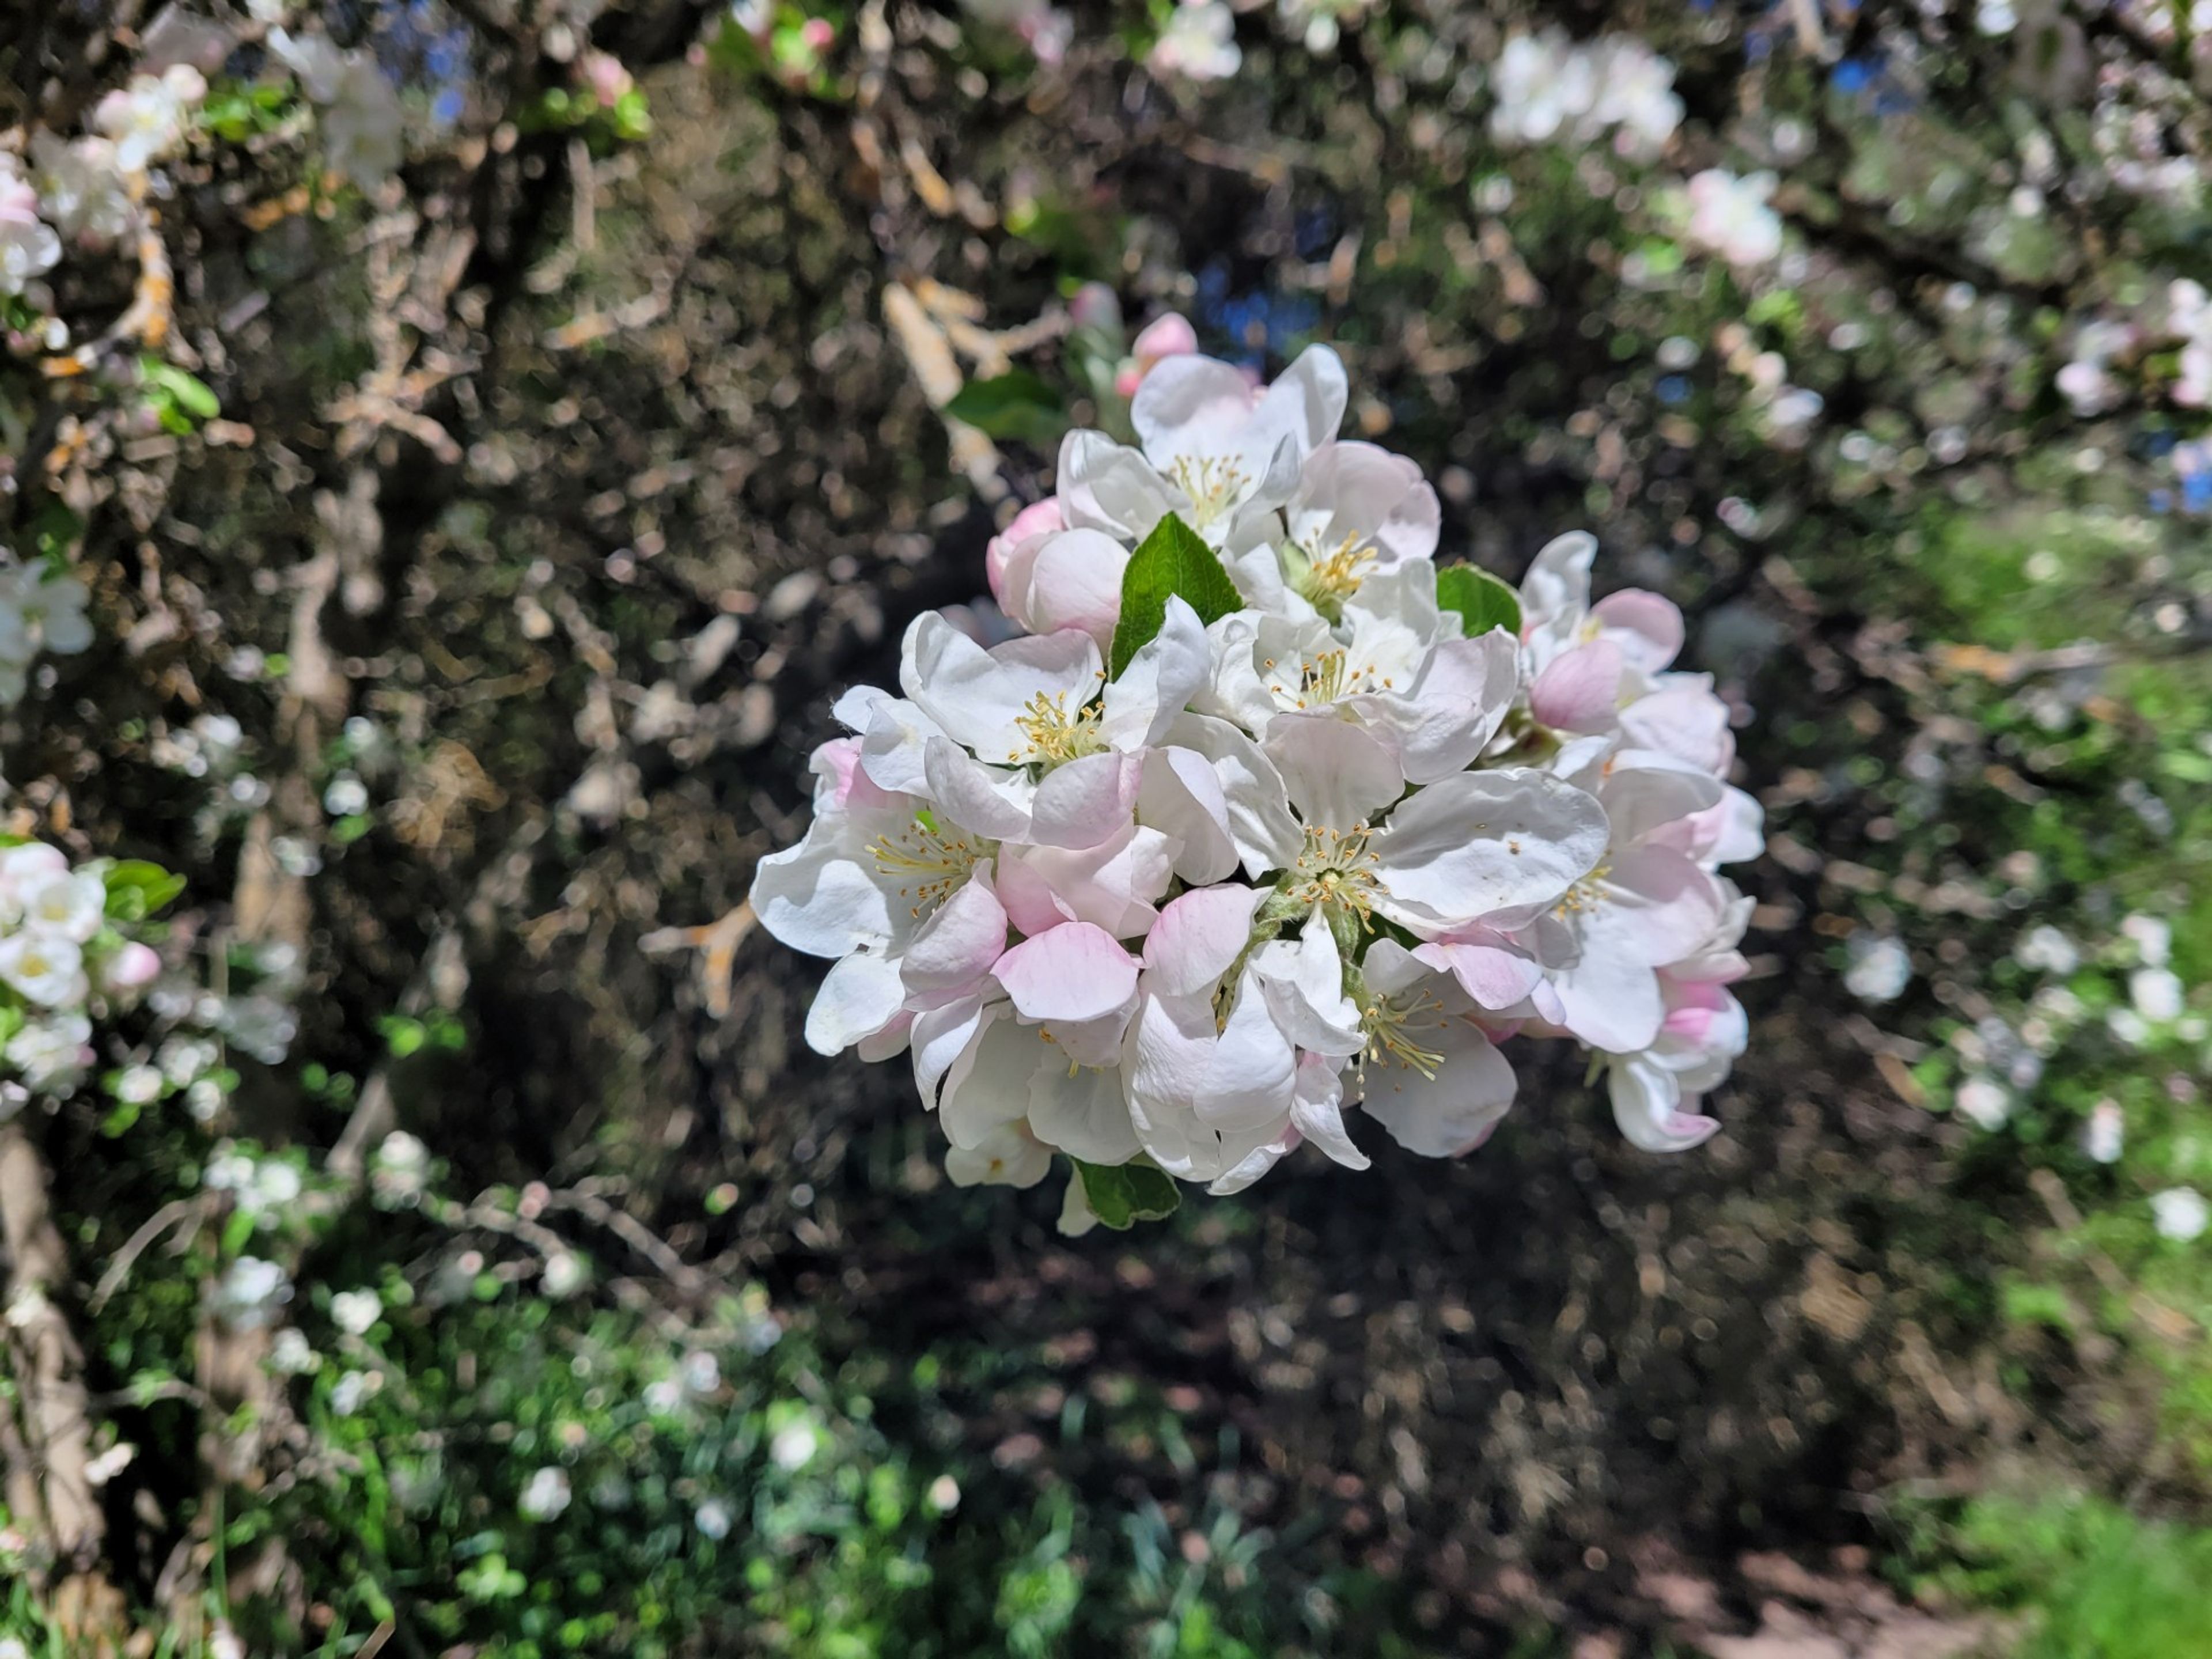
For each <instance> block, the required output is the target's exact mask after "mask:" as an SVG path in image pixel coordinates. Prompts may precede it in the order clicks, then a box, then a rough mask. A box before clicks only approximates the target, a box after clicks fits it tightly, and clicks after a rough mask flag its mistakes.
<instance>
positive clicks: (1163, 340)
mask: <svg viewBox="0 0 2212 1659" xmlns="http://www.w3.org/2000/svg"><path fill="white" fill-rule="evenodd" d="M1130 349H1131V350H1132V351H1133V352H1134V353H1135V354H1136V358H1137V375H1138V378H1139V380H1141V379H1142V378H1143V377H1144V376H1145V375H1146V374H1149V373H1151V372H1152V367H1153V365H1154V364H1156V363H1158V362H1162V361H1163V360H1164V359H1165V358H1169V357H1188V356H1190V355H1191V354H1192V353H1193V352H1194V351H1196V350H1197V349H1198V331H1197V330H1196V329H1194V328H1193V327H1192V326H1191V325H1190V322H1189V319H1187V318H1185V317H1184V316H1183V315H1182V313H1179V312H1173V311H1170V312H1167V313H1163V314H1162V315H1160V316H1158V317H1155V318H1153V319H1152V321H1151V322H1149V323H1146V325H1145V326H1144V329H1143V331H1141V332H1140V333H1139V334H1138V336H1137V338H1136V343H1135V344H1134V345H1133V346H1132V347H1131V348H1130Z"/></svg>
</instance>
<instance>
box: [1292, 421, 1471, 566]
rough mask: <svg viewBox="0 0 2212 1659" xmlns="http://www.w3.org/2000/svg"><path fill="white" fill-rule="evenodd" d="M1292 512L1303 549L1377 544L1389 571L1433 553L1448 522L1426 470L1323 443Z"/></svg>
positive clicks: (1381, 452)
mask: <svg viewBox="0 0 2212 1659" xmlns="http://www.w3.org/2000/svg"><path fill="white" fill-rule="evenodd" d="M1285 511H1286V513H1287V514H1288V516H1289V520H1290V523H1291V530H1292V534H1293V538H1294V539H1295V540H1297V542H1298V543H1299V544H1301V545H1304V546H1306V547H1318V548H1320V549H1322V550H1324V551H1333V550H1335V549H1336V548H1338V547H1340V546H1344V545H1346V544H1350V545H1351V546H1352V547H1353V548H1355V549H1356V548H1358V547H1361V546H1363V545H1371V550H1373V551H1374V552H1375V553H1376V565H1377V566H1378V567H1380V568H1389V567H1390V566H1392V565H1395V564H1397V563H1400V562H1403V561H1404V560H1407V559H1413V558H1425V557H1427V556H1429V555H1431V554H1432V553H1434V552H1435V551H1436V550H1437V535H1438V532H1439V531H1440V529H1441V526H1442V522H1443V513H1442V511H1441V509H1440V508H1439V507H1438V505H1437V495H1436V492H1435V491H1434V490H1433V489H1430V488H1429V487H1428V485H1427V484H1426V483H1425V482H1424V481H1423V480H1422V477H1421V469H1420V468H1419V466H1417V465H1414V463H1413V462H1412V461H1410V460H1407V459H1406V458H1405V457H1404V456H1402V455H1393V454H1391V453H1389V451H1388V450H1386V449H1383V448H1379V447H1376V445H1374V444H1370V443H1361V442H1358V441H1347V442H1330V443H1324V444H1323V445H1322V447H1320V448H1319V449H1316V451H1315V452H1314V453H1312V454H1311V455H1310V456H1309V457H1308V458H1307V459H1306V464H1305V465H1304V468H1303V469H1302V470H1301V471H1300V472H1299V475H1298V487H1297V490H1296V491H1295V492H1294V493H1293V494H1292V495H1291V500H1290V502H1289V505H1288V507H1286V509H1285Z"/></svg>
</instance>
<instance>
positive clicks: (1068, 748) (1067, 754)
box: [1006, 691, 1106, 767]
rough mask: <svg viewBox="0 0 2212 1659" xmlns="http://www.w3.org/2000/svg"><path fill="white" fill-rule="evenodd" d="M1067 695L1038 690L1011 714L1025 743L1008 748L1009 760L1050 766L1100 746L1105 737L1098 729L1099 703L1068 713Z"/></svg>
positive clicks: (1097, 751)
mask: <svg viewBox="0 0 2212 1659" xmlns="http://www.w3.org/2000/svg"><path fill="white" fill-rule="evenodd" d="M1067 696H1068V694H1067V693H1066V692H1065V691H1054V692H1051V693H1046V692H1043V691H1040V692H1038V693H1037V694H1036V696H1033V697H1031V698H1030V700H1029V702H1027V703H1026V704H1025V705H1024V707H1023V709H1022V712H1021V713H1020V714H1017V715H1015V716H1014V727H1015V729H1016V730H1017V731H1018V732H1020V733H1021V734H1022V736H1023V738H1024V739H1026V742H1027V746H1026V747H1025V748H1018V749H1010V750H1007V751H1006V758H1007V759H1008V760H1009V761H1012V762H1014V763H1018V764H1019V763H1031V762H1034V763H1040V764H1042V765H1044V766H1048V767H1052V766H1059V765H1062V764H1064V763H1066V762H1068V761H1072V760H1078V759H1080V758H1081V757H1084V756H1085V755H1096V754H1099V753H1101V752H1103V750H1104V749H1105V747H1106V739H1105V737H1104V736H1103V734H1102V733H1101V732H1100V731H1099V729H1098V722H1099V720H1100V717H1101V716H1102V714H1103V712H1104V711H1103V708H1102V707H1101V705H1099V704H1097V703H1089V704H1085V706H1084V707H1082V708H1078V709H1077V710H1076V711H1075V712H1074V713H1073V714H1070V713H1069V712H1068V709H1067Z"/></svg>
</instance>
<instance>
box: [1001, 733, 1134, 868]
mask: <svg viewBox="0 0 2212 1659" xmlns="http://www.w3.org/2000/svg"><path fill="white" fill-rule="evenodd" d="M1144 781H1145V763H1144V760H1143V758H1142V757H1140V756H1136V755H1124V754H1121V753H1118V752H1114V751H1110V750H1109V752H1107V753H1105V754H1103V755H1085V756H1084V757H1082V758H1081V759H1079V760H1072V761H1070V762H1068V763H1066V765H1065V766H1055V767H1054V768H1053V769H1052V770H1051V771H1049V772H1048V773H1046V774H1045V776H1044V781H1043V782H1042V783H1040V784H1038V785H1037V791H1036V799H1035V801H1033V802H1032V803H1031V805H1030V827H1029V836H1028V839H1030V840H1031V841H1034V842H1039V843H1040V844H1042V845H1043V846H1047V847H1096V846H1097V845H1098V843H1099V842H1103V841H1105V840H1107V839H1109V837H1111V836H1114V835H1115V834H1117V833H1119V832H1120V831H1121V829H1123V828H1124V827H1126V826H1127V823H1128V822H1129V817H1130V814H1131V813H1133V812H1134V811H1136V806H1137V791H1138V789H1139V787H1142V786H1143V783H1144Z"/></svg>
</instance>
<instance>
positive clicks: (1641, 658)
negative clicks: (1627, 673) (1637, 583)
mask: <svg viewBox="0 0 2212 1659" xmlns="http://www.w3.org/2000/svg"><path fill="white" fill-rule="evenodd" d="M1590 615H1591V616H1592V617H1595V618H1596V619H1597V621H1598V623H1599V624H1600V625H1601V627H1603V628H1604V629H1605V630H1606V633H1607V635H1608V636H1610V637H1611V639H1612V640H1613V643H1614V644H1615V645H1617V646H1619V647H1620V653H1621V656H1622V658H1623V659H1625V660H1626V662H1627V664H1628V665H1629V666H1630V667H1631V668H1633V669H1635V670H1636V671H1638V672H1639V673H1644V674H1656V673H1660V672H1662V671H1664V670H1665V668H1666V667H1667V665H1668V664H1669V663H1671V662H1673V661H1674V659H1675V658H1676V657H1677V656H1679V655H1680V654H1681V650H1682V637H1683V635H1682V613H1681V611H1680V609H1678V608H1677V607H1676V605H1674V601H1673V600H1671V599H1662V598H1661V597H1660V596H1659V595H1658V594H1656V593H1651V592H1645V591H1644V589H1643V588H1640V587H1626V588H1623V589H1622V590H1621V591H1620V592H1618V593H1609V594H1607V596H1606V597H1605V598H1604V599H1600V600H1599V601H1598V602H1597V603H1596V604H1595V605H1593V606H1592V607H1591V608H1590Z"/></svg>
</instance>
